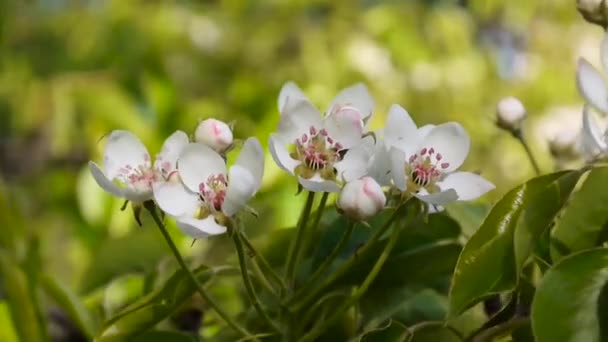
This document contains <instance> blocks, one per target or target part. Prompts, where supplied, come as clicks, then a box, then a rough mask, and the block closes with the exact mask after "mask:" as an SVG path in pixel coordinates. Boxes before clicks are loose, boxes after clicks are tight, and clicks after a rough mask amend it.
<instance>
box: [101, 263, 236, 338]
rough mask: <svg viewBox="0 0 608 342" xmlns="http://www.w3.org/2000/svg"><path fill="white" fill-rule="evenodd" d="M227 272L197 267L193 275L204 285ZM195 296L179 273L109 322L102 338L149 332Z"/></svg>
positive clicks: (184, 275) (192, 286) (182, 272)
mask: <svg viewBox="0 0 608 342" xmlns="http://www.w3.org/2000/svg"><path fill="white" fill-rule="evenodd" d="M224 271H226V269H224V268H217V269H209V268H207V267H204V266H202V267H199V268H198V269H197V270H195V271H194V272H195V275H196V277H197V278H198V280H199V282H201V284H204V283H205V282H207V281H208V280H209V279H211V277H213V276H214V275H216V274H217V273H218V272H224ZM195 292H196V286H195V285H194V283H192V282H191V281H190V279H189V278H188V276H187V274H186V273H185V272H184V271H183V270H178V271H177V272H175V274H174V275H173V276H171V277H170V278H169V279H168V280H167V282H166V283H165V285H164V286H163V287H162V288H160V289H158V290H157V291H155V292H152V293H150V294H148V295H146V296H145V297H144V298H142V299H140V300H138V301H136V302H135V303H133V304H131V305H129V306H128V307H127V308H126V309H124V310H123V311H121V312H120V313H118V314H117V315H116V316H114V317H112V318H110V319H109V320H108V321H107V322H106V323H105V324H104V327H103V328H102V332H101V337H104V338H106V337H108V336H111V335H114V334H121V335H125V336H126V335H129V336H134V335H137V334H139V333H141V332H143V331H146V330H148V329H151V328H152V327H154V326H155V325H156V324H157V323H159V322H160V321H162V320H164V319H166V318H167V317H169V316H170V315H171V314H172V313H173V312H174V311H175V310H176V309H177V308H178V307H179V306H180V305H181V304H183V303H184V302H185V301H186V300H188V298H190V297H191V296H192V295H193V294H194V293H195Z"/></svg>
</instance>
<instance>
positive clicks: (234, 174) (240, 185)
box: [222, 165, 259, 216]
mask: <svg viewBox="0 0 608 342" xmlns="http://www.w3.org/2000/svg"><path fill="white" fill-rule="evenodd" d="M229 172H230V173H229V175H228V189H226V197H225V198H224V203H223V204H222V212H223V213H224V214H226V215H227V216H232V215H234V214H236V213H238V212H239V211H240V210H241V209H243V208H244V207H245V205H247V201H249V199H250V198H251V197H253V195H254V194H255V192H256V191H257V186H258V185H259V183H258V182H257V180H256V179H255V177H254V176H253V175H252V174H251V172H250V171H249V170H248V169H247V168H245V167H243V166H241V165H233V166H232V167H231V168H230V171H229Z"/></svg>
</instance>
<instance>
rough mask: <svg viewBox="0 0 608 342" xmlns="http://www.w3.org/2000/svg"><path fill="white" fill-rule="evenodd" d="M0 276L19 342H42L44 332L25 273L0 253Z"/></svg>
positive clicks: (8, 257) (5, 255)
mask: <svg viewBox="0 0 608 342" xmlns="http://www.w3.org/2000/svg"><path fill="white" fill-rule="evenodd" d="M0 274H2V280H3V283H4V290H5V291H6V301H7V303H8V305H9V309H10V313H11V317H12V320H13V324H14V325H15V330H16V331H17V334H18V335H19V338H20V340H21V341H32V342H36V341H44V340H45V335H46V334H45V330H44V327H42V326H40V324H39V323H40V320H39V318H38V315H37V312H36V306H35V303H33V302H32V297H31V296H30V292H29V282H28V279H27V276H26V274H25V272H24V271H23V270H22V269H21V268H20V267H19V266H17V263H16V262H15V260H13V259H12V258H11V257H10V256H8V255H7V253H5V252H2V251H0Z"/></svg>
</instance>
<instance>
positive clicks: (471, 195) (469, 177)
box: [437, 172, 496, 201]
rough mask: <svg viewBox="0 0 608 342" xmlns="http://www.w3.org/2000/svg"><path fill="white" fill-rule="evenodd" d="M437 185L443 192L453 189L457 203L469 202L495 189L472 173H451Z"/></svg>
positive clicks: (492, 185)
mask: <svg viewBox="0 0 608 342" xmlns="http://www.w3.org/2000/svg"><path fill="white" fill-rule="evenodd" d="M437 185H438V186H439V188H440V189H441V190H443V191H445V190H448V189H453V190H454V191H456V194H457V195H458V200H459V201H470V200H473V199H476V198H478V197H481V196H482V195H484V194H485V193H487V192H488V191H490V190H493V189H494V188H496V187H495V186H494V184H492V183H490V182H489V181H487V180H486V179H485V178H483V177H481V176H480V175H478V174H475V173H472V172H453V173H450V174H448V175H447V176H446V177H445V179H443V180H442V181H441V182H438V183H437Z"/></svg>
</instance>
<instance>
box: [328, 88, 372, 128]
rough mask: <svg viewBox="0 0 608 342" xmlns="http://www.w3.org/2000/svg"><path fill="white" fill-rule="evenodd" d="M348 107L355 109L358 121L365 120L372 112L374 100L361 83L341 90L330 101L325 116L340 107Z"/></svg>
mask: <svg viewBox="0 0 608 342" xmlns="http://www.w3.org/2000/svg"><path fill="white" fill-rule="evenodd" d="M344 106H349V107H353V108H355V109H356V110H357V111H358V112H359V114H360V117H359V118H360V119H361V120H365V119H366V118H368V117H369V116H370V115H372V112H373V110H374V99H372V96H371V95H370V94H369V91H368V90H367V87H366V86H365V85H364V84H363V83H357V84H354V85H352V86H350V87H348V88H345V89H343V90H341V91H340V92H339V93H338V95H336V97H335V98H334V99H333V101H331V104H330V105H329V109H328V110H327V115H330V114H332V113H334V112H336V111H338V110H339V109H340V107H344Z"/></svg>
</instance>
